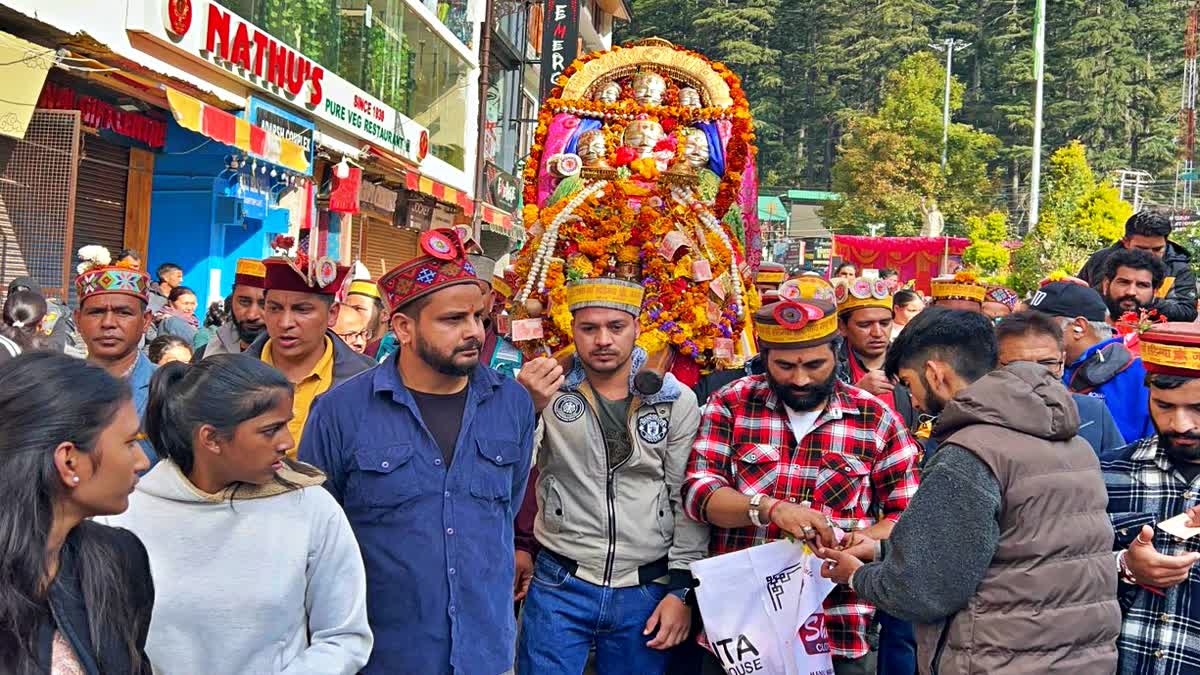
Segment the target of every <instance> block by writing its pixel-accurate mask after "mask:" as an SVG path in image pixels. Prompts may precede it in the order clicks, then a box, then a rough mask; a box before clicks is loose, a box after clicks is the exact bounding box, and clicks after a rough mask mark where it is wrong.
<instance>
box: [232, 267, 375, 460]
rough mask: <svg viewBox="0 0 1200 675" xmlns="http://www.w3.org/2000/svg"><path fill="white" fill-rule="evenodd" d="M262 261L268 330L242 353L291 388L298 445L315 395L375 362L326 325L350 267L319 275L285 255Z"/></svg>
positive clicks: (330, 322)
mask: <svg viewBox="0 0 1200 675" xmlns="http://www.w3.org/2000/svg"><path fill="white" fill-rule="evenodd" d="M263 266H264V267H265V268H266V275H265V276H264V278H263V287H264V289H265V290H266V304H265V307H264V311H263V323H265V324H266V326H267V331H266V334H265V335H262V336H259V338H258V340H255V342H254V344H252V345H250V348H249V349H247V350H246V353H247V354H249V355H250V356H254V357H257V358H260V359H262V360H263V362H264V363H267V364H268V365H271V366H273V367H274V368H275V369H276V370H278V371H279V372H281V373H283V375H284V376H285V377H287V379H288V381H289V382H291V383H292V385H293V386H294V387H295V399H294V401H293V403H292V414H293V417H292V420H291V422H288V429H289V430H290V431H291V432H292V436H293V437H294V438H295V440H296V447H299V444H300V437H301V436H302V435H303V432H304V423H305V422H306V421H307V420H308V411H309V410H310V409H311V408H312V403H313V400H314V399H316V398H317V396H320V395H321V394H323V393H325V392H326V391H328V390H329V389H331V388H333V387H334V386H336V385H338V384H341V383H342V382H343V381H345V380H348V379H350V378H351V377H353V376H355V375H357V374H359V373H361V372H363V371H364V370H369V369H370V368H372V367H373V366H374V365H375V362H374V361H373V360H372V359H370V358H368V357H365V356H363V355H362V354H358V353H355V352H354V351H353V350H352V349H350V347H348V346H346V343H344V342H342V340H341V338H339V337H338V336H337V335H335V334H334V333H333V331H331V330H330V328H331V327H332V326H333V325H334V323H335V322H336V321H337V315H338V310H339V306H338V304H337V300H336V298H337V293H338V291H339V289H341V287H342V285H343V284H344V282H345V280H346V273H347V272H349V271H350V270H349V268H347V267H340V266H339V267H337V268H336V273H335V274H332V275H326V276H325V277H324V278H323V277H322V275H321V274H319V273H315V272H313V271H311V270H305V269H304V267H302V266H300V265H297V264H296V262H294V261H292V260H290V259H288V258H283V257H276V258H267V259H266V260H264V261H263ZM305 267H306V266H305ZM322 282H324V283H322ZM294 452H295V451H294V450H293V451H292V454H293V456H294Z"/></svg>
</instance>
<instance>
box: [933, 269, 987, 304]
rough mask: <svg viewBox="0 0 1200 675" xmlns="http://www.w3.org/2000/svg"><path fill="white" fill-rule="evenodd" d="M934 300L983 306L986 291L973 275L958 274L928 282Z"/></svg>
mask: <svg viewBox="0 0 1200 675" xmlns="http://www.w3.org/2000/svg"><path fill="white" fill-rule="evenodd" d="M929 286H930V288H931V290H932V293H931V294H930V295H932V296H933V299H934V300H972V301H974V302H978V303H980V304H983V296H984V293H985V292H986V291H987V289H985V288H984V287H983V286H982V285H981V284H980V283H979V281H977V280H976V279H975V275H974V274H970V273H966V272H959V273H958V274H955V275H953V276H944V277H937V278H935V279H934V280H933V281H931V282H929Z"/></svg>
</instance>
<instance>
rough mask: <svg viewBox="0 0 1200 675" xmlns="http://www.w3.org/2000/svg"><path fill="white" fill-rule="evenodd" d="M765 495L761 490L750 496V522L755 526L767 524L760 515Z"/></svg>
mask: <svg viewBox="0 0 1200 675" xmlns="http://www.w3.org/2000/svg"><path fill="white" fill-rule="evenodd" d="M763 497H766V495H765V494H763V493H761V492H759V493H758V494H756V495H754V496H753V497H751V498H750V522H752V523H754V526H755V527H766V525H767V524H766V523H764V522H763V521H762V519H761V518H760V517H759V516H760V514H759V511H758V507H759V505H760V504H762V500H763Z"/></svg>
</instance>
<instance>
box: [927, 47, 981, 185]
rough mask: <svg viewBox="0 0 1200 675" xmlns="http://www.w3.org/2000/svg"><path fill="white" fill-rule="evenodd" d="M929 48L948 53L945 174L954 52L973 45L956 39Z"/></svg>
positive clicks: (944, 142)
mask: <svg viewBox="0 0 1200 675" xmlns="http://www.w3.org/2000/svg"><path fill="white" fill-rule="evenodd" d="M929 46H930V47H933V48H934V49H936V50H938V51H939V52H943V51H944V52H946V92H945V96H944V97H943V100H942V172H943V173H945V171H946V150H947V146H948V145H949V143H950V72H951V68H952V67H953V66H954V52H956V51H962V50H964V49H966V48H967V47H970V46H971V43H970V42H963V41H962V40H956V39H954V38H946V39H945V40H942V41H941V42H932V43H930V44H929Z"/></svg>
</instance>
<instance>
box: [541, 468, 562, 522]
mask: <svg viewBox="0 0 1200 675" xmlns="http://www.w3.org/2000/svg"><path fill="white" fill-rule="evenodd" d="M537 490H538V497H540V500H539V501H540V503H539V504H538V507H539V509H540V512H539V514H538V515H539V516H540V517H541V519H542V525H543V526H544V527H545V528H546V531H547V532H549V533H550V534H558V533H559V532H562V531H563V530H564V529H566V526H567V514H566V512H565V504H564V502H563V497H562V491H561V490H559V487H558V481H557V480H555V479H554V476H547V475H546V474H541V476H540V478H539V479H538V484H537Z"/></svg>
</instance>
